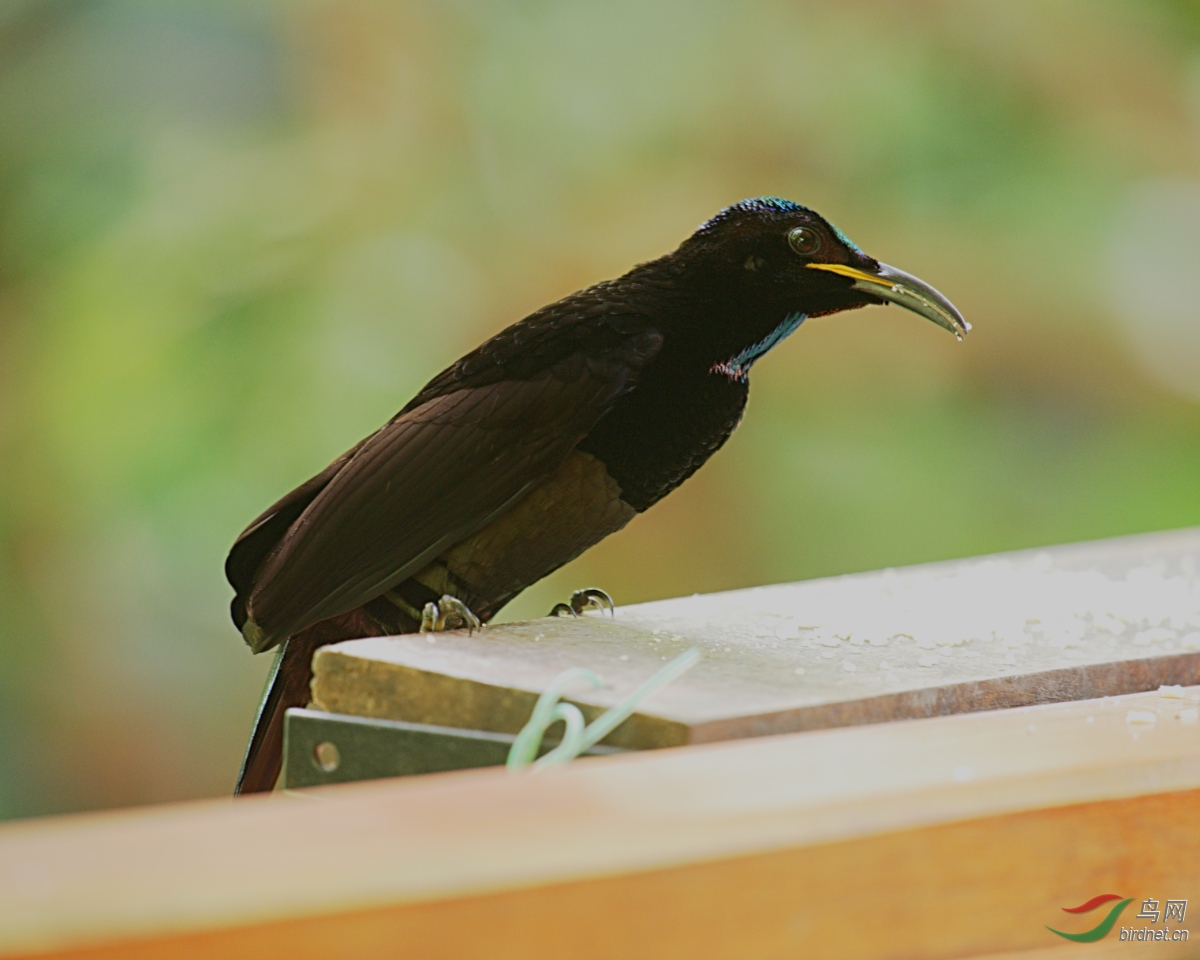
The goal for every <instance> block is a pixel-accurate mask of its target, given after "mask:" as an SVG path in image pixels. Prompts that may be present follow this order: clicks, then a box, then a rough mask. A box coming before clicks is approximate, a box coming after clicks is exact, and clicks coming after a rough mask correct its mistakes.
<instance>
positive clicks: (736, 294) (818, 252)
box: [673, 197, 971, 379]
mask: <svg viewBox="0 0 1200 960" xmlns="http://www.w3.org/2000/svg"><path fill="white" fill-rule="evenodd" d="M673 256H674V257H675V258H676V259H677V262H678V263H679V264H680V266H681V267H683V268H684V269H686V270H688V271H689V272H691V273H693V275H695V276H697V277H698V278H699V277H703V279H702V281H701V282H700V287H701V289H703V290H704V291H705V294H704V296H705V300H706V307H707V308H708V311H712V312H711V313H710V314H709V317H708V319H707V321H706V323H705V326H706V328H707V329H706V330H705V331H704V334H705V335H704V336H703V337H702V339H705V340H710V341H711V347H712V349H715V350H716V351H717V353H718V354H719V356H720V357H721V359H720V360H719V361H718V363H717V368H720V371H721V372H723V373H725V374H727V375H729V376H731V377H734V378H736V379H745V375H746V371H748V370H749V368H750V365H751V364H753V363H754V361H755V360H757V359H758V358H759V357H761V356H762V355H763V354H764V353H766V352H767V351H768V350H770V349H771V347H773V346H775V344H777V343H778V342H779V341H781V340H782V339H783V338H784V337H786V336H787V335H788V334H790V333H791V332H792V331H793V330H795V329H796V328H797V327H798V326H799V325H800V323H801V322H802V321H803V320H804V319H805V318H806V317H819V316H823V315H825V314H830V313H837V312H839V311H842V310H853V309H855V308H856V307H864V306H867V305H868V304H886V303H894V304H897V305H898V306H901V307H904V308H905V309H907V310H911V311H913V312H914V313H917V314H920V315H921V316H922V317H925V318H926V319H927V320H932V321H933V322H934V323H936V324H937V325H938V326H940V327H944V328H945V329H946V330H949V331H950V332H951V333H953V334H954V335H955V336H956V337H958V339H960V340H961V339H962V338H963V337H964V336H965V335H966V333H967V332H968V331H969V330H970V329H971V327H970V325H969V324H968V323H967V322H966V320H964V319H963V317H962V314H960V313H959V312H958V310H957V309H955V307H954V305H953V304H952V303H951V302H950V301H949V300H947V299H946V298H945V297H943V296H942V295H941V294H940V293H938V292H937V290H935V289H934V288H933V287H931V286H930V285H929V284H927V283H925V282H924V281H923V280H919V279H917V278H916V277H914V276H912V275H910V274H907V273H905V272H904V271H903V270H897V269H896V268H895V267H890V266H888V265H887V264H885V263H880V262H879V261H878V260H875V259H873V258H872V257H869V256H867V255H866V254H865V253H863V252H862V251H861V250H860V249H859V248H858V247H857V246H855V245H854V244H853V243H852V242H851V241H850V239H849V238H848V237H846V235H845V234H843V233H842V232H841V231H840V230H838V229H837V227H835V226H833V224H831V223H829V222H828V221H827V220H825V219H824V218H823V217H822V216H821V215H820V214H818V213H816V212H815V211H813V210H810V209H808V208H807V207H802V206H800V205H799V204H797V203H792V202H791V201H790V200H781V199H779V198H776V197H758V198H755V199H751V200H743V201H742V202H741V203H736V204H734V205H733V206H731V207H726V208H725V209H724V210H722V211H721V212H720V213H718V214H717V215H716V216H715V217H713V218H712V219H711V220H708V221H706V222H705V223H703V224H701V225H700V227H699V229H697V230H696V232H695V233H694V234H692V236H691V237H689V238H688V239H687V240H685V241H684V242H683V244H681V245H680V247H679V249H678V250H677V251H676V252H675V254H674V255H673ZM713 308H715V310H714V309H713ZM708 311H706V312H708ZM697 332H698V331H697ZM726 353H728V358H727V359H726V358H725V354H726Z"/></svg>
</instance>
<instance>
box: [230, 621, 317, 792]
mask: <svg viewBox="0 0 1200 960" xmlns="http://www.w3.org/2000/svg"><path fill="white" fill-rule="evenodd" d="M328 642H329V641H328V640H327V639H324V638H322V637H319V636H318V635H314V632H313V631H307V630H306V631H304V632H302V633H298V634H296V635H295V636H294V637H290V638H289V639H287V640H285V641H284V642H283V643H281V644H280V645H279V650H278V652H277V653H276V654H275V662H274V663H273V664H271V672H270V673H268V674H267V683H266V686H265V687H264V688H263V695H262V700H261V702H260V703H259V705H258V716H257V717H255V720H254V732H253V733H252V734H251V735H250V743H249V744H247V746H246V756H245V759H243V760H242V770H241V773H239V774H238V781H237V786H236V787H235V788H234V791H233V792H234V794H237V795H240V794H243V793H266V792H267V791H269V790H271V789H273V788H274V786H275V781H276V780H278V779H279V771H280V770H281V769H282V767H283V715H284V713H285V712H286V711H287V709H288V708H289V707H303V706H304V705H305V704H306V703H308V699H309V687H310V684H311V683H312V656H313V653H314V652H315V651H316V649H317V647H320V646H323V645H324V644H326V643H328Z"/></svg>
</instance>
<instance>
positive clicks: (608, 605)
mask: <svg viewBox="0 0 1200 960" xmlns="http://www.w3.org/2000/svg"><path fill="white" fill-rule="evenodd" d="M585 610H607V611H608V612H609V613H610V614H612V615H613V616H614V617H615V616H616V613H615V612H614V610H613V601H612V597H610V596H609V595H608V594H607V593H605V592H604V591H603V590H601V589H600V588H599V587H584V588H583V589H582V590H576V591H575V592H574V593H573V594H571V602H570V603H556V604H555V605H554V609H553V610H551V611H550V613H549V614H548V616H551V617H565V616H571V617H578V616H580V615H582V614H583V612H584V611H585Z"/></svg>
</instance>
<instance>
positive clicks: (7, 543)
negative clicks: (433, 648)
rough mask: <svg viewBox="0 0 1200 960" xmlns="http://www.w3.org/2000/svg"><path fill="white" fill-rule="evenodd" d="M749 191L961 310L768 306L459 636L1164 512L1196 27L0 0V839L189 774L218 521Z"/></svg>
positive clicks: (227, 735) (1180, 511) (1199, 57)
mask: <svg viewBox="0 0 1200 960" xmlns="http://www.w3.org/2000/svg"><path fill="white" fill-rule="evenodd" d="M760 194H778V195H781V196H786V197H789V198H791V199H794V200H798V201H800V202H802V203H806V204H809V205H811V206H813V207H815V208H816V209H817V210H819V211H821V212H822V213H824V214H825V215H826V216H828V217H829V218H830V219H831V220H833V221H834V222H835V223H837V224H838V225H839V226H840V227H841V228H842V229H843V230H845V231H846V232H847V233H848V234H849V235H850V236H851V237H852V238H854V240H855V241H857V242H858V243H859V244H860V245H861V246H862V247H863V248H864V249H865V250H867V251H868V252H869V253H871V254H873V255H874V256H877V257H879V258H880V259H883V260H886V261H887V262H889V263H893V264H895V265H897V266H899V267H901V268H903V269H905V270H908V271H911V272H913V273H916V274H917V275H918V276H921V277H923V278H924V279H926V280H928V281H929V282H931V283H933V284H934V285H935V286H937V287H939V288H940V289H941V290H942V291H943V292H944V293H946V294H947V295H948V296H950V297H951V298H952V299H953V300H954V301H955V302H956V303H957V305H958V306H959V307H960V309H962V311H963V312H964V313H965V314H966V315H967V317H968V318H969V319H970V320H971V321H972V322H973V323H974V325H975V332H974V333H973V334H972V336H971V337H970V338H969V339H968V340H967V342H966V343H964V344H958V343H956V342H955V341H954V339H953V338H952V337H949V336H947V335H946V334H945V333H944V332H943V331H940V330H938V329H937V328H935V327H934V326H933V325H932V324H929V323H926V322H924V321H922V320H920V319H919V318H917V317H915V316H913V315H911V314H907V313H902V312H901V311H899V310H897V309H886V310H885V309H883V308H871V309H868V310H864V311H860V312H858V313H855V314H852V315H847V316H844V317H840V318H831V319H827V320H821V321H814V322H810V323H808V324H806V325H805V326H804V328H803V329H802V330H801V331H800V332H799V333H798V334H797V335H796V336H794V337H793V338H792V339H790V340H789V341H788V342H787V343H786V344H785V345H784V346H782V347H781V348H780V349H778V350H777V351H776V352H775V353H773V354H772V355H771V356H770V358H769V359H767V360H764V361H763V362H762V363H761V364H759V365H758V366H757V367H756V368H755V371H754V374H755V375H754V378H753V380H754V382H753V390H752V394H751V401H750V408H749V412H748V415H747V418H746V422H745V423H744V425H743V426H742V428H741V429H740V430H739V432H738V433H737V434H736V435H735V436H734V438H733V440H732V441H731V442H730V443H729V444H728V446H727V447H726V448H725V449H724V450H723V451H722V452H721V453H720V454H719V455H718V456H717V457H716V458H715V459H714V460H713V462H712V463H711V464H709V465H708V466H707V467H705V469H704V470H702V471H701V472H700V474H698V475H697V477H696V478H695V479H693V480H692V481H690V482H689V483H688V484H686V485H685V486H684V487H683V488H682V489H681V490H680V491H679V492H677V493H676V494H674V495H672V496H671V497H670V498H668V500H666V501H665V502H664V503H662V504H661V505H659V506H658V507H656V508H655V509H654V510H652V511H650V512H649V513H648V514H646V515H645V516H643V517H641V518H639V519H637V520H635V521H634V523H633V524H632V525H631V526H630V527H629V528H628V529H627V530H626V531H625V532H623V533H621V534H620V535H618V536H616V537H614V538H612V539H611V540H609V541H607V542H605V543H604V544H602V545H601V546H599V547H598V548H596V549H595V550H593V551H592V552H590V553H588V554H587V555H586V556H585V557H583V558H582V559H581V560H579V561H577V562H576V563H575V564H573V565H571V566H570V567H568V568H566V569H565V570H563V571H560V573H558V574H557V575H555V576H554V577H552V578H550V579H549V580H548V581H546V582H544V583H542V584H540V585H538V586H537V587H535V588H533V589H531V590H530V591H529V592H528V593H527V594H526V595H524V596H523V597H521V598H520V599H519V600H518V601H517V602H515V603H514V604H513V605H512V606H511V607H510V608H509V610H508V611H506V616H509V617H519V616H532V615H539V614H541V613H543V612H544V611H545V610H547V609H548V608H549V607H550V606H551V605H552V604H553V603H554V602H555V601H557V600H559V599H562V598H563V597H564V596H565V595H566V594H567V593H568V592H569V590H570V589H571V588H574V587H576V586H581V585H586V584H593V583H596V584H601V585H603V586H604V587H606V588H607V589H609V590H610V591H611V592H612V594H613V595H614V596H615V597H616V598H617V599H618V601H619V602H625V603H629V602H634V601H641V600H647V599H653V598H659V597H666V596H672V595H678V594H684V593H691V592H695V591H714V590H722V589H729V588H735V587H742V586H747V585H751V584H758V583H766V582H773V581H784V580H792V579H799V578H805V577H814V576H821V575H827V574H836V573H841V572H846V571H853V570H861V569H868V568H874V567H880V566H887V565H897V564H907V563H914V562H919V561H926V560H935V559H939V558H947V557H954V556H961V555H968V554H977V553H983V552H989V551H996V550H1006V549H1010V548H1017V547H1024V546H1032V545H1037V544H1047V543H1053V542H1058V541H1068V540H1077V539H1085V538H1093V537H1103V536H1110V535H1115V534H1123V533H1131V532H1135V531H1142V530H1150V529H1157V528H1165V527H1174V526H1182V525H1187V524H1195V523H1200V309H1198V308H1197V307H1196V306H1195V303H1196V301H1197V297H1196V294H1195V289H1196V280H1197V278H1200V11H1198V9H1197V6H1196V5H1195V4H1191V3H1183V2H1152V0H1146V2H1137V3H1134V2H1101V0H1074V2H1071V0H1054V2H1047V0H992V2H915V0H914V2H896V3H867V2H848V3H830V2H824V3H815V2H809V3H783V2H774V0H754V2H749V0H741V2H738V3H720V4H718V3H689V2H682V0H666V2H654V3H645V2H630V0H607V2H594V3H593V2H571V0H537V2H525V3H515V4H505V3H488V2H482V0H479V2H472V0H451V2H440V3H436V2H411V3H395V2H382V0H380V2H371V0H341V2H321V0H304V2H293V3H267V2H235V0H226V2H206V3H200V2H181V0H155V2H149V0H145V2H138V0H111V2H105V0H94V2H79V0H43V2H17V0H7V2H5V3H3V4H0V817H13V816H25V815H31V814H40V813H48V812H56V811H66V810H78V809H84V808H93V807H105V806H115V805H121V804H133V803H143V802H148V801H157V800H166V799H175V798H184V797H196V796H205V795H215V794H221V793H224V792H226V791H228V790H229V789H230V787H231V785H232V782H233V778H234V775H235V772H236V768H237V764H238V762H239V759H240V754H241V750H242V746H243V741H244V737H245V736H246V733H247V732H248V729H249V725H250V721H251V718H252V714H253V710H254V707H255V704H256V700H257V696H258V692H259V686H260V683H261V680H262V675H263V673H264V671H265V669H266V666H267V664H266V662H265V659H264V658H252V657H251V656H250V654H249V653H248V651H247V650H246V648H245V647H244V645H243V644H242V642H241V638H240V637H239V635H238V634H237V633H236V631H235V630H234V628H233V626H232V625H231V624H230V622H229V619H228V614H227V602H228V599H229V594H230V591H229V590H228V588H227V586H226V584H225V582H224V580H223V577H222V573H221V565H222V562H223V559H224V555H225V552H226V550H227V548H228V546H229V544H230V543H231V542H232V540H233V538H234V537H235V536H236V534H237V533H238V531H239V530H240V529H241V528H242V526H243V525H244V524H245V523H246V522H248V521H249V520H250V519H251V518H252V517H253V516H254V515H256V514H257V513H258V512H259V511H260V510H261V509H263V508H264V507H265V506H266V505H267V504H268V503H270V502H271V501H273V500H274V499H275V498H276V497H278V496H279V495H281V494H282V493H284V492H285V491H287V490H288V489H290V488H291V487H292V486H293V485H295V484H296V483H298V482H299V481H302V480H304V479H306V478H307V477H308V476H310V475H311V474H312V473H314V472H316V471H317V470H318V469H320V468H321V467H323V466H324V465H325V464H326V463H327V462H328V461H330V460H331V459H333V457H334V456H336V455H337V454H339V453H341V452H342V451H343V450H344V449H346V448H347V447H349V446H350V445H351V444H352V443H354V442H355V441H356V440H358V439H359V438H360V437H362V436H363V435H365V434H366V433H368V432H370V431H371V430H373V429H374V428H375V427H377V426H378V425H379V424H380V423H382V422H383V421H384V420H385V419H387V418H388V417H389V416H390V415H391V414H392V413H393V412H394V411H395V410H396V409H398V408H399V407H400V406H401V405H403V403H404V402H405V401H406V400H407V399H408V398H409V396H410V395H411V394H412V393H414V392H415V391H416V390H417V389H418V388H419V387H420V386H421V384H422V383H423V382H424V381H425V380H426V379H428V378H429V377H430V376H432V375H433V374H434V373H436V372H437V371H438V370H440V369H441V368H442V367H443V366H444V365H446V364H447V363H449V362H450V361H452V360H454V359H455V358H456V357H457V356H459V355H460V354H461V353H463V352H464V351H466V350H467V349H469V348H471V347H473V346H474V345H475V344H476V343H478V342H479V341H480V340H482V339H483V338H485V337H487V336H488V335H490V334H491V333H493V332H495V331H496V330H498V329H500V328H501V327H503V326H505V325H507V324H509V323H511V322H513V321H515V320H517V319H519V318H520V317H522V316H524V315H525V314H526V313H528V312H530V311H531V310H533V309H534V308H536V307H538V306H540V305H542V304H543V303H546V302H549V301H551V300H554V299H556V298H558V297H560V296H562V295H564V294H566V293H568V292H570V291H571V290H573V289H577V288H579V287H582V286H586V285H588V284H590V283H593V282H595V281H597V280H600V279H603V278H606V277H610V276H614V275H616V274H619V273H621V272H622V271H624V270H625V269H627V268H628V267H629V266H630V265H632V264H633V263H634V262H636V261H639V260H644V259H648V258H651V257H654V256H657V255H659V254H661V253H663V252H666V251H667V250H669V249H671V248H672V247H673V246H674V245H675V244H676V243H678V242H679V241H680V240H681V239H682V238H683V237H684V236H686V235H687V234H688V233H690V231H691V230H692V229H693V228H694V227H695V226H696V225H697V224H698V223H699V222H700V221H701V220H703V219H705V218H706V217H708V216H710V215H711V214H713V213H715V212H716V211H717V210H718V209H719V208H721V207H722V206H724V205H726V204H728V203H731V202H733V201H736V200H738V199H741V198H742V197H746V196H754V195H760Z"/></svg>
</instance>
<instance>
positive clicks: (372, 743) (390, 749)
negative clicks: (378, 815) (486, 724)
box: [283, 708, 625, 790]
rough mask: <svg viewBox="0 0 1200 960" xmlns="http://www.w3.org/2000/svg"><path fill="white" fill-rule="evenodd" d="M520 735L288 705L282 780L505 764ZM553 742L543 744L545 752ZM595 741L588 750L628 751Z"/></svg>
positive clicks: (306, 782)
mask: <svg viewBox="0 0 1200 960" xmlns="http://www.w3.org/2000/svg"><path fill="white" fill-rule="evenodd" d="M515 739H516V737H515V736H513V735H511V734H507V733H485V732H484V731H481V730H463V729H459V728H457V727H436V726H431V725H429V724H423V723H404V722H402V721H399V720H376V719H373V718H371V717H354V716H350V715H348V714H343V713H326V712H325V711H323V710H301V709H296V708H293V709H291V710H288V712H287V714H286V715H285V718H284V725H283V785H284V787H285V788H286V789H288V790H294V789H297V788H299V787H316V786H322V785H324V784H328V783H351V782H353V781H355V780H377V779H379V778H381V777H409V776H413V775H415V774H420V773H437V772H439V771H443V770H465V769H468V768H471V767H494V766H503V764H504V761H505V760H506V759H507V758H508V751H509V748H510V747H511V746H512V743H513V740H515ZM554 746H555V744H554V743H550V742H548V743H546V744H544V745H543V752H546V751H548V750H550V749H552V748H553V747H554ZM624 752H625V751H623V750H620V749H618V748H615V747H607V746H599V745H597V746H595V747H592V748H591V749H590V750H588V751H586V755H589V756H592V755H599V754H612V753H624Z"/></svg>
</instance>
